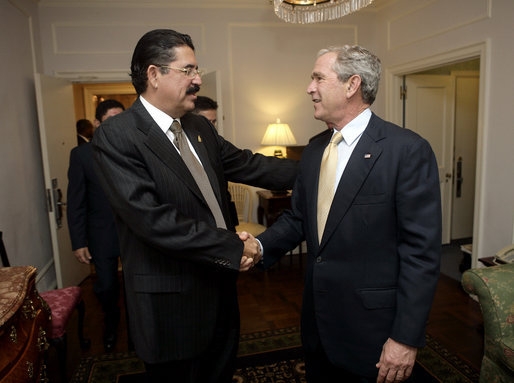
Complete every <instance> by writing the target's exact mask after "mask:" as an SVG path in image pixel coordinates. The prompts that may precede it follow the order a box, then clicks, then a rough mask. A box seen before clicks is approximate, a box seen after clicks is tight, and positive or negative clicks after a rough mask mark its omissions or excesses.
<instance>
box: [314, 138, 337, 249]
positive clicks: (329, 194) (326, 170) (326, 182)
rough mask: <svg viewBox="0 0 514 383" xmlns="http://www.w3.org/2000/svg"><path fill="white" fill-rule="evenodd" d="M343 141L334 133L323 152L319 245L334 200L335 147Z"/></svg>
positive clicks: (319, 188) (319, 193) (320, 175)
mask: <svg viewBox="0 0 514 383" xmlns="http://www.w3.org/2000/svg"><path fill="white" fill-rule="evenodd" d="M342 139H343V135H342V134H341V133H340V132H336V133H335V134H334V135H333V136H332V139H331V140H330V143H329V144H328V145H327V147H326V148H325V151H324V152H323V158H322V159H321V169H320V173H319V185H318V217H317V218H318V241H319V242H320V243H321V238H322V237H323V231H324V230H325V224H326V223H327V217H328V212H329V211H330V206H331V205H332V200H333V199H334V189H335V182H336V170H337V145H338V144H339V143H340V142H341V140H342Z"/></svg>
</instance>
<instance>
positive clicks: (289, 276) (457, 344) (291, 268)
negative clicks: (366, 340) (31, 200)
mask: <svg viewBox="0 0 514 383" xmlns="http://www.w3.org/2000/svg"><path fill="white" fill-rule="evenodd" d="M303 257H305V255H304V256H303ZM303 271H304V267H303V265H302V264H301V262H300V259H299V256H297V255H293V258H290V257H289V256H287V257H284V258H283V259H282V262H281V264H279V265H275V266H274V267H273V268H272V269H271V270H269V271H267V272H261V271H259V270H251V271H250V272H248V273H244V274H242V275H241V276H240V278H239V282H238V291H239V302H240V309H241V333H242V334H246V333H251V332H255V331H264V330H269V329H279V328H284V327H290V326H299V325H300V309H301V295H302V289H303ZM93 283H94V276H92V277H89V278H87V279H86V280H85V281H84V282H83V284H82V289H83V295H84V300H85V303H86V320H85V322H86V323H85V328H84V332H85V334H86V336H87V337H89V338H90V339H91V348H90V349H89V350H87V351H83V350H81V349H80V346H79V344H78V336H77V331H76V328H77V327H76V326H77V318H76V314H74V317H72V319H71V320H70V324H69V326H68V353H67V375H68V379H69V378H70V377H71V375H72V373H73V371H74V370H75V368H76V367H77V365H78V363H79V361H80V358H82V357H86V356H90V355H98V354H101V353H103V345H102V332H103V330H102V323H103V322H102V313H101V309H100V305H99V303H98V302H97V301H96V298H95V296H94V293H93ZM120 304H121V305H122V306H123V302H122V299H120ZM123 315H124V314H123ZM123 315H122V316H123ZM427 332H428V333H429V334H430V335H432V337H434V338H435V339H436V340H438V341H439V342H440V343H442V344H443V345H444V346H445V347H446V348H447V349H449V350H450V351H452V352H454V353H456V354H458V355H459V356H460V357H461V358H462V359H464V360H466V361H468V362H469V363H470V364H471V365H472V366H474V367H475V368H476V369H479V368H480V363H481V359H482V354H483V322H482V315H481V313H480V308H479V306H478V304H477V303H476V302H475V301H473V300H472V299H470V297H469V296H468V295H467V294H466V293H465V292H464V291H463V290H462V288H461V287H460V284H459V283H458V282H457V281H456V280H454V279H451V278H449V277H447V276H445V275H441V278H440V280H439V283H438V288H437V292H436V297H435V301H434V304H433V307H432V311H431V314H430V318H429V322H428V326H427ZM126 338H127V336H126V324H125V321H124V320H122V322H121V324H120V329H119V340H118V343H117V345H116V348H115V350H114V352H122V351H127V349H128V347H127V339H126ZM48 367H49V372H50V378H51V379H52V380H51V381H52V382H60V381H61V380H60V379H59V376H58V374H57V373H56V369H57V360H56V357H55V351H54V350H52V349H51V350H50V354H49V366H48Z"/></svg>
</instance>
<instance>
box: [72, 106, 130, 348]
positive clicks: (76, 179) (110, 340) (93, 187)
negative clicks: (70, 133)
mask: <svg viewBox="0 0 514 383" xmlns="http://www.w3.org/2000/svg"><path fill="white" fill-rule="evenodd" d="M124 109H125V108H124V107H123V105H122V104H121V103H120V102H118V101H116V100H105V101H103V102H100V103H99V104H98V106H97V108H96V114H95V117H96V118H95V126H96V127H98V126H99V125H100V123H101V122H103V121H105V120H106V119H108V118H109V117H111V116H114V115H116V114H118V113H121V112H122V111H123V110H124ZM67 200H68V201H67V209H66V210H67V218H68V228H69V232H70V237H71V244H72V249H73V254H74V255H75V257H76V258H77V260H78V261H79V262H81V263H86V264H89V263H90V262H93V264H94V266H95V272H96V281H95V284H94V292H95V295H96V297H97V298H98V300H99V301H100V304H101V306H102V311H103V313H104V334H103V343H104V349H105V351H107V352H109V351H112V350H113V348H114V346H115V344H116V339H117V329H118V322H119V319H120V309H119V307H118V297H119V282H118V258H119V255H120V249H119V243H118V235H117V233H116V227H115V224H114V217H113V214H112V210H111V207H110V206H109V202H108V200H107V197H106V196H105V194H104V192H103V190H102V188H101V186H100V183H99V181H98V178H97V176H96V174H95V170H94V165H93V151H92V147H91V143H89V142H88V143H85V144H83V145H80V146H77V147H76V148H74V149H73V150H72V151H71V154H70V166H69V169H68V191H67Z"/></svg>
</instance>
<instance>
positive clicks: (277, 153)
mask: <svg viewBox="0 0 514 383" xmlns="http://www.w3.org/2000/svg"><path fill="white" fill-rule="evenodd" d="M273 155H274V156H275V157H277V158H284V155H283V154H282V149H275V151H274V152H273Z"/></svg>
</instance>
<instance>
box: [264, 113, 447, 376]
mask: <svg viewBox="0 0 514 383" xmlns="http://www.w3.org/2000/svg"><path fill="white" fill-rule="evenodd" d="M331 136H332V131H326V132H324V133H322V134H320V135H318V136H317V137H316V138H315V139H314V140H313V141H312V142H311V143H310V144H309V145H308V146H307V148H306V149H305V150H304V152H303V155H302V159H301V162H300V171H299V175H298V178H297V181H296V184H295V187H294V189H293V197H292V204H293V209H292V211H290V212H287V213H285V214H284V215H283V216H282V217H281V218H280V219H279V220H278V221H277V223H276V224H275V225H273V226H272V227H271V228H270V229H269V230H268V231H266V232H265V233H263V234H262V235H260V236H259V239H260V240H261V242H262V244H263V247H264V261H265V265H266V266H269V265H270V264H272V263H274V262H275V261H276V260H277V259H278V258H279V257H280V256H281V255H282V254H283V253H284V252H285V251H288V250H290V249H292V248H294V247H295V246H296V244H297V243H298V242H299V241H301V240H303V239H305V240H306V241H307V248H308V256H307V267H306V275H305V288H304V298H303V309H302V310H303V311H302V340H303V344H304V347H305V348H306V349H307V350H309V351H313V350H314V348H315V347H316V345H317V344H318V342H319V341H321V344H322V345H323V348H324V350H325V352H326V353H327V355H328V357H329V358H330V360H331V361H332V363H334V364H335V365H337V366H340V367H343V368H346V369H348V370H349V371H353V372H354V373H356V374H359V375H364V376H374V375H375V376H376V374H377V369H376V367H375V364H376V363H377V362H378V360H379V356H380V353H381V349H382V345H383V344H384V342H385V341H386V340H387V338H388V337H391V338H392V339H394V340H396V341H398V342H402V343H405V344H408V345H411V346H416V347H420V346H422V345H423V344H424V331H425V324H426V320H427V317H428V313H429V310H430V306H431V303H432V299H433V294H434V292H435V287H436V283H437V279H438V274H439V261H440V246H441V204H440V189H439V177H438V168H437V164H436V161H435V157H434V154H433V152H432V150H431V148H430V145H429V144H428V143H427V141H425V140H424V139H423V138H421V137H420V136H418V135H417V134H415V133H413V132H412V131H409V130H407V129H402V128H400V127H398V126H395V125H393V124H391V123H388V122H385V121H383V120H381V119H380V118H378V117H377V116H376V115H374V114H373V115H372V117H371V120H370V122H369V124H368V126H367V128H366V130H365V131H364V133H363V135H362V136H361V138H360V140H359V142H358V144H357V146H356V147H355V150H354V151H353V153H352V156H351V158H350V160H349V162H348V164H347V166H346V168H345V171H344V173H343V175H342V177H341V181H340V183H339V185H338V188H337V191H336V194H335V196H334V200H333V202H332V207H331V210H330V213H329V216H328V219H327V223H326V227H325V232H324V234H323V238H322V241H321V244H318V234H317V220H316V210H317V202H316V201H317V193H318V178H319V171H320V164H321V157H322V155H323V151H324V149H325V147H326V145H327V144H328V142H329V140H330V138H331Z"/></svg>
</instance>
